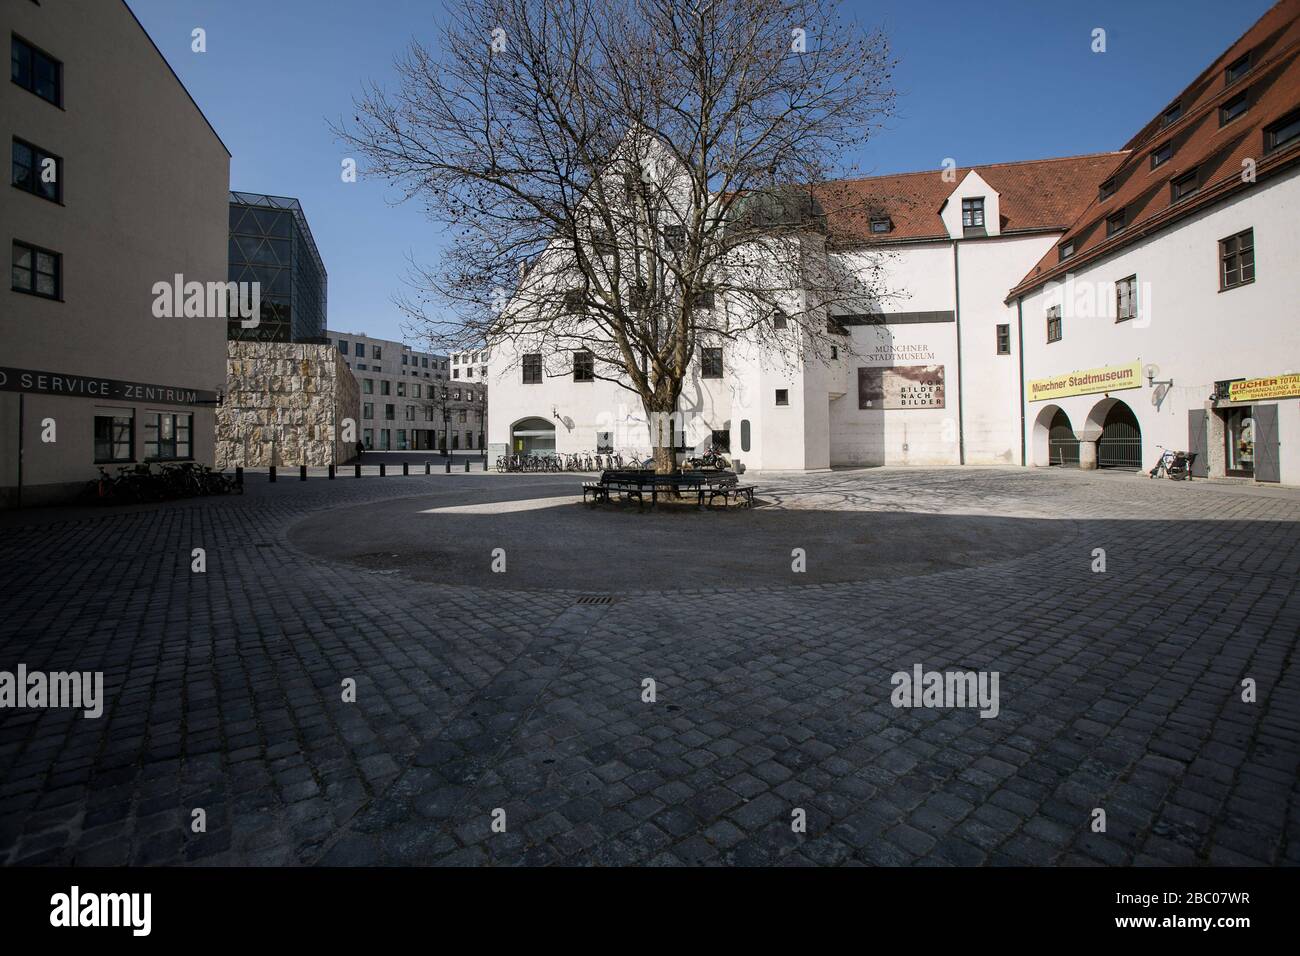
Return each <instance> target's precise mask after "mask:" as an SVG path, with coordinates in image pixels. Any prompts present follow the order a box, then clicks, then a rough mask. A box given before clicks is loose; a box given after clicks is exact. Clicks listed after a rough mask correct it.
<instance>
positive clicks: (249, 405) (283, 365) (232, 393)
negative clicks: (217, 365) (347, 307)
mask: <svg viewBox="0 0 1300 956" xmlns="http://www.w3.org/2000/svg"><path fill="white" fill-rule="evenodd" d="M226 344H227V350H228V352H227V355H228V360H227V363H226V396H225V401H224V402H223V403H222V404H221V405H220V406H218V408H217V449H216V452H217V454H216V458H217V467H218V468H233V467H235V466H236V465H244V466H246V467H253V468H256V467H266V466H268V465H276V466H294V465H304V464H305V465H329V464H342V463H343V462H345V461H348V460H350V459H351V458H353V457H354V456H355V454H356V441H357V435H359V433H360V432H359V426H358V422H359V419H360V418H361V390H360V388H359V387H358V385H357V380H356V379H355V378H354V377H353V375H352V372H351V371H350V370H349V369H348V367H347V365H346V364H345V363H344V360H343V357H342V356H341V355H339V353H338V350H337V349H335V348H334V347H333V346H330V345H305V344H300V343H292V342H227V343H226Z"/></svg>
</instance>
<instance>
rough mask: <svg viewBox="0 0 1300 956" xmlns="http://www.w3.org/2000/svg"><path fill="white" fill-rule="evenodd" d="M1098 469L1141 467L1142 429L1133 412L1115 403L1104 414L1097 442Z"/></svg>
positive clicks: (1122, 404) (1125, 406)
mask: <svg viewBox="0 0 1300 956" xmlns="http://www.w3.org/2000/svg"><path fill="white" fill-rule="evenodd" d="M1097 467H1098V468H1131V469H1133V470H1134V471H1136V470H1138V469H1139V468H1141V467H1142V429H1141V428H1140V427H1139V426H1138V421H1137V417H1136V416H1135V415H1134V414H1133V410H1132V409H1131V408H1129V407H1128V406H1127V405H1125V404H1124V403H1123V402H1117V403H1116V404H1115V405H1113V406H1111V409H1110V411H1109V412H1107V413H1106V421H1105V422H1104V423H1103V424H1102V426H1101V439H1100V441H1098V442H1097Z"/></svg>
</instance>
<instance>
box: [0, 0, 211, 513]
mask: <svg viewBox="0 0 1300 956" xmlns="http://www.w3.org/2000/svg"><path fill="white" fill-rule="evenodd" d="M0 35H3V36H4V38H5V39H7V40H8V41H9V46H10V62H11V82H10V83H9V84H7V85H5V86H4V87H3V88H2V89H0V137H3V139H4V141H5V142H7V143H8V144H9V145H10V150H11V156H12V164H11V179H10V182H11V188H9V189H6V190H3V191H0V232H3V233H4V241H5V244H6V245H8V246H10V249H11V257H12V261H11V269H12V271H11V282H10V288H9V289H6V290H4V291H3V292H0V341H2V342H3V358H2V359H0V362H2V363H3V367H0V500H3V502H4V503H6V504H14V503H17V502H19V501H21V503H23V504H34V503H39V502H44V501H51V500H56V499H59V498H64V497H67V496H68V495H70V494H73V493H75V492H77V491H79V490H80V489H81V488H83V487H84V486H85V485H86V483H87V482H89V481H90V480H91V479H92V478H94V477H95V476H96V475H97V473H98V472H97V470H96V466H103V467H105V468H107V469H110V470H111V469H113V468H114V467H116V466H120V465H125V464H131V463H137V462H143V461H165V460H194V461H197V462H201V463H206V464H211V463H212V461H213V415H214V408H215V405H216V402H217V398H218V393H219V392H220V391H221V390H222V389H223V388H224V386H225V380H226V341H225V340H226V322H225V319H224V316H216V315H214V314H212V313H211V312H209V311H206V310H205V309H200V308H192V309H189V310H184V309H182V310H172V309H170V308H169V307H167V306H168V304H169V303H170V302H172V301H174V300H179V299H180V298H181V297H182V296H183V295H184V294H185V289H186V288H187V287H189V288H208V287H209V284H213V285H216V286H223V285H224V282H225V279H226V275H227V257H226V222H227V214H226V208H227V202H228V191H229V188H230V186H229V183H230V178H229V175H230V154H229V153H228V151H227V150H226V148H225V146H224V145H223V144H222V142H221V140H220V138H219V137H218V136H217V134H216V132H215V131H214V130H213V129H212V127H211V125H209V123H208V121H207V120H206V119H205V117H204V116H203V113H202V112H201V111H200V109H199V107H198V106H197V105H196V104H195V103H194V101H193V100H192V99H191V98H190V95H189V93H188V92H187V91H186V89H185V87H184V86H183V85H182V84H181V83H180V81H179V80H178V79H177V77H176V75H175V74H174V73H173V72H172V70H171V68H170V67H169V66H168V64H167V62H166V60H165V59H164V58H163V56H162V54H161V53H160V52H159V51H158V49H157V47H155V46H154V44H153V41H152V40H150V38H149V36H148V34H147V33H146V32H145V31H144V29H143V27H142V26H141V25H140V23H139V22H138V21H137V20H136V18H135V17H134V15H133V14H132V13H131V11H130V9H129V8H128V7H127V5H126V4H125V3H124V2H122V0H102V2H96V3H84V2H77V0H42V2H41V3H32V2H14V0H11V2H6V3H3V4H0ZM192 283H198V284H199V285H198V286H191V284H192ZM173 287H175V288H173ZM205 299H206V297H205V296H198V297H196V298H195V299H194V301H195V302H196V303H198V302H200V301H205Z"/></svg>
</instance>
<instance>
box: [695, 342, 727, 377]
mask: <svg viewBox="0 0 1300 956" xmlns="http://www.w3.org/2000/svg"><path fill="white" fill-rule="evenodd" d="M700 374H701V375H702V376H703V377H704V378H722V348H721V347H716V348H714V347H706V348H704V349H701V356H700Z"/></svg>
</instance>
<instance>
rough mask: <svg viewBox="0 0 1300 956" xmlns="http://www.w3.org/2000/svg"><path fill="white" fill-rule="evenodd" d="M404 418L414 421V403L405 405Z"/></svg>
mask: <svg viewBox="0 0 1300 956" xmlns="http://www.w3.org/2000/svg"><path fill="white" fill-rule="evenodd" d="M406 420H407V421H408V422H413V421H415V406H414V405H407V406H406Z"/></svg>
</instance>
